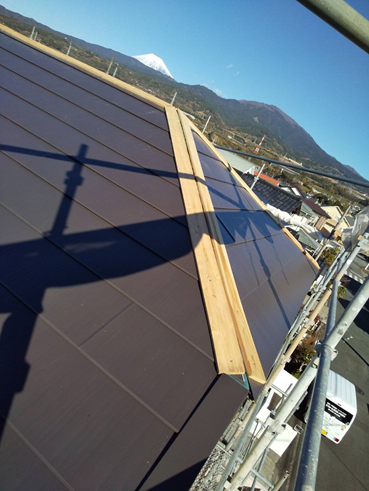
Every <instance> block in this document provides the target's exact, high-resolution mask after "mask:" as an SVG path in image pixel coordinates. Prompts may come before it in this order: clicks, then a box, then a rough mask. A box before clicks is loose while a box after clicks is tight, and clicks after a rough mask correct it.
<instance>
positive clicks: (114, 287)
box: [0, 202, 214, 363]
mask: <svg viewBox="0 0 369 491" xmlns="http://www.w3.org/2000/svg"><path fill="white" fill-rule="evenodd" d="M0 206H2V207H3V208H5V209H6V210H7V211H8V212H9V213H12V214H13V215H14V216H16V217H17V218H18V219H19V220H21V221H22V222H24V223H25V224H26V225H27V226H28V227H30V228H32V229H33V230H34V231H35V232H37V233H38V234H39V235H40V236H41V237H42V238H44V239H45V240H47V241H48V242H50V243H51V244H52V245H53V246H54V247H56V248H58V249H59V250H61V251H62V252H63V253H64V254H67V255H68V256H69V257H70V258H71V259H72V260H73V261H75V262H77V263H78V264H80V265H81V266H83V267H84V268H85V269H87V270H88V271H90V272H91V273H92V274H93V275H94V276H96V277H97V278H100V280H101V281H104V282H105V283H107V284H108V285H109V286H110V287H111V288H113V289H114V290H116V291H117V292H119V293H120V294H121V295H123V296H125V297H126V298H128V299H129V300H130V301H131V302H133V303H134V304H135V305H137V306H138V307H140V308H141V309H142V310H144V311H145V312H147V313H148V314H149V315H151V316H152V317H153V318H154V319H156V320H157V321H158V322H160V323H161V324H163V326H165V327H166V328H167V329H169V330H170V331H172V332H173V333H174V334H176V335H177V336H178V337H180V338H181V339H183V341H185V342H186V343H187V344H189V345H190V346H192V347H193V348H194V349H195V350H196V351H198V352H199V353H201V354H202V355H203V356H205V357H206V358H207V359H208V360H210V361H211V362H212V363H214V358H213V357H212V356H210V355H208V354H207V353H206V352H205V351H203V350H202V349H201V348H199V347H198V346H196V345H195V344H194V343H192V342H191V341H190V340H189V339H187V338H186V337H185V336H183V335H182V334H180V333H179V332H178V331H176V330H175V329H174V328H173V327H172V326H170V325H169V324H167V323H166V322H165V321H163V320H162V319H160V317H158V316H157V315H156V314H154V313H153V312H151V311H150V310H149V309H147V308H146V307H145V306H144V305H142V304H141V303H140V302H138V301H137V300H135V299H134V298H133V297H131V296H130V295H128V294H127V293H125V292H124V291H123V290H121V289H120V288H118V287H117V286H116V285H114V283H112V282H111V281H109V280H107V279H106V278H103V277H102V276H100V275H99V274H98V273H96V272H95V271H94V270H93V269H91V268H89V267H88V266H86V265H85V264H83V263H82V262H81V261H79V260H78V259H77V258H75V257H74V256H72V255H71V254H70V253H69V252H68V251H65V250H64V249H62V248H61V247H60V246H59V245H58V244H56V243H55V242H52V241H51V240H50V238H49V237H46V236H45V235H44V234H43V233H42V232H41V231H40V230H38V229H37V228H36V227H34V226H33V225H32V224H30V223H28V222H27V220H24V219H23V218H22V217H21V216H19V215H18V214H17V213H15V212H14V211H13V210H11V209H10V208H8V207H7V206H6V205H4V203H1V202H0Z"/></svg>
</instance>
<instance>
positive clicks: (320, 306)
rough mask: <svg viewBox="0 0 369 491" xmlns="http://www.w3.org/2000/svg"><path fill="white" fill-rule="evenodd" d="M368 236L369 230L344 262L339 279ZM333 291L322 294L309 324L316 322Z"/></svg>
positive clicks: (329, 289)
mask: <svg viewBox="0 0 369 491" xmlns="http://www.w3.org/2000/svg"><path fill="white" fill-rule="evenodd" d="M368 236H369V234H368V232H365V234H364V236H363V238H362V239H361V240H360V241H359V242H358V243H357V244H356V246H355V248H354V250H353V251H352V252H351V254H350V255H349V257H348V258H347V260H346V262H345V263H344V265H343V266H342V268H341V269H340V270H339V271H338V273H337V280H341V279H342V277H343V275H344V274H346V272H347V270H348V269H349V267H350V266H351V264H352V263H353V261H354V259H355V257H356V256H357V255H358V254H359V252H360V250H361V246H362V244H363V242H364V241H365V242H366V241H367V238H368ZM331 293H332V288H328V289H327V291H326V292H325V293H324V295H323V296H322V298H321V299H320V300H319V302H318V304H317V306H316V307H315V309H314V310H313V312H312V313H311V314H310V316H309V318H308V320H307V323H308V324H310V325H311V324H312V323H313V322H314V319H315V317H316V316H317V315H318V314H319V312H320V311H321V310H322V308H323V305H324V304H325V303H326V302H327V301H328V300H329V297H330V296H331Z"/></svg>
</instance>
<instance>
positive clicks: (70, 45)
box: [67, 41, 72, 56]
mask: <svg viewBox="0 0 369 491" xmlns="http://www.w3.org/2000/svg"><path fill="white" fill-rule="evenodd" d="M71 47H72V41H71V42H70V44H69V48H68V51H67V56H69V53H70V50H71Z"/></svg>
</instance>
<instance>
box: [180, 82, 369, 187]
mask: <svg viewBox="0 0 369 491" xmlns="http://www.w3.org/2000/svg"><path fill="white" fill-rule="evenodd" d="M189 90H190V91H191V92H192V93H193V94H196V95H197V96H201V97H202V98H203V99H204V100H205V101H206V102H207V103H208V105H209V108H210V110H212V111H214V112H217V113H218V114H219V115H220V117H221V118H222V120H223V121H224V122H225V123H226V124H227V125H228V126H231V127H237V128H239V129H240V130H243V131H245V132H253V133H252V134H254V135H255V134H257V135H258V136H261V135H262V134H263V133H266V134H267V136H269V138H270V137H273V136H274V137H275V138H276V139H277V141H279V142H281V143H282V144H284V146H285V148H286V150H287V149H288V150H289V151H292V152H293V154H294V156H295V157H296V159H298V160H302V161H303V163H304V165H307V166H311V165H312V164H315V165H314V167H321V168H326V170H327V168H328V170H329V171H333V172H337V173H338V174H340V175H344V176H347V177H350V178H352V179H358V178H361V179H362V180H363V181H366V182H367V180H366V179H364V178H363V177H362V176H360V174H359V173H358V172H356V170H354V169H353V168H352V167H350V166H349V165H344V164H342V163H341V162H339V161H338V160H337V159H335V158H334V157H332V156H331V155H329V154H327V152H325V151H324V150H323V149H322V148H321V147H320V146H319V145H318V144H317V143H316V142H315V140H314V139H313V138H312V137H311V136H310V135H309V133H308V132H307V131H305V130H304V128H302V127H301V126H300V125H299V124H298V123H297V122H296V121H295V120H293V119H292V118H291V117H290V116H288V115H287V114H286V113H284V112H283V111H282V110H281V109H279V108H278V107H276V106H273V105H269V104H264V103H261V102H255V101H245V100H235V99H224V98H223V97H219V96H217V95H216V94H215V93H214V92H213V91H211V90H209V89H208V88H207V87H204V86H202V85H195V86H190V89H189ZM286 146H287V147H286Z"/></svg>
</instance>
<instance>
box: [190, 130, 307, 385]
mask: <svg viewBox="0 0 369 491" xmlns="http://www.w3.org/2000/svg"><path fill="white" fill-rule="evenodd" d="M194 138H195V142H196V145H197V149H198V152H199V157H200V161H201V164H202V167H203V170H204V175H205V178H206V184H207V186H208V189H209V192H210V195H211V198H212V201H213V205H214V210H215V213H216V216H217V217H218V220H219V225H220V229H221V232H222V234H223V240H224V243H225V244H226V247H227V251H228V257H229V260H230V263H231V267H232V271H233V275H234V278H235V281H236V285H237V288H238V293H239V295H240V298H241V301H242V305H243V308H244V311H245V315H246V318H247V321H248V323H249V326H250V330H251V334H252V337H253V340H254V342H255V345H256V348H257V351H258V354H259V357H260V360H261V363H262V366H263V369H264V372H265V374H268V373H269V371H270V369H271V367H272V365H273V363H274V362H275V359H276V357H277V355H278V352H279V350H280V349H281V346H282V343H283V340H284V339H285V337H286V335H287V333H288V331H289V329H290V326H291V323H292V321H293V319H294V318H295V316H296V314H297V312H298V310H299V308H300V306H301V304H302V302H303V300H304V297H305V295H306V292H307V291H308V289H309V288H310V285H311V284H312V282H313V280H314V278H315V276H316V273H317V270H316V269H315V268H314V267H313V265H312V263H311V261H310V260H309V259H308V258H307V257H306V255H304V253H303V252H302V251H301V249H299V248H298V247H297V246H296V244H295V243H294V242H293V241H292V240H291V239H290V238H289V237H288V236H287V235H286V234H285V233H284V232H283V230H282V229H281V228H280V226H279V225H278V224H277V223H276V222H275V221H274V220H273V219H272V218H271V217H270V216H269V215H268V214H267V212H266V211H265V210H264V209H262V208H261V206H260V204H259V203H258V202H257V201H256V200H255V199H254V198H253V197H252V196H251V195H250V194H249V193H247V191H246V190H245V189H243V188H242V187H241V186H240V185H239V183H238V182H237V181H236V180H235V179H234V177H233V176H232V174H231V173H230V172H229V170H228V169H227V168H226V167H225V165H224V164H223V163H222V162H221V161H220V160H219V159H218V157H217V155H216V154H215V153H213V154H212V150H211V149H210V148H209V147H207V146H206V145H205V143H204V142H203V141H202V140H201V138H200V137H199V136H198V135H196V134H195V133H194ZM205 147H207V148H205ZM211 155H212V156H211ZM254 385H255V386H257V384H254Z"/></svg>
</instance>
